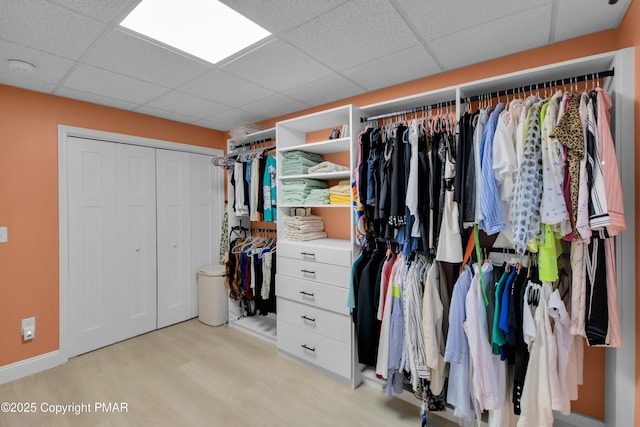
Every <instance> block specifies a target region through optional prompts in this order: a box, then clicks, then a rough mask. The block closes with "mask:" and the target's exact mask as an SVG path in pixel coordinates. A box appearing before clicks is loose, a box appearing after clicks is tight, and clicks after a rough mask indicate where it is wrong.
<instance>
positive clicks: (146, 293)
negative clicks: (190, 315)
mask: <svg viewBox="0 0 640 427" xmlns="http://www.w3.org/2000/svg"><path fill="white" fill-rule="evenodd" d="M67 155H68V160H69V161H68V195H69V196H68V215H69V216H68V221H69V227H68V229H69V257H68V260H69V322H68V323H69V325H68V334H69V344H70V346H69V347H70V348H69V354H70V355H77V354H81V353H85V352H87V351H91V350H94V349H96V348H99V347H103V346H105V345H109V344H112V343H114V342H117V341H121V340H124V339H127V338H130V337H133V336H135V335H139V334H141V333H144V332H148V331H151V330H153V329H155V327H156V200H155V197H156V185H155V173H156V172H155V150H154V149H152V148H146V147H138V146H133V145H125V144H113V143H107V142H104V141H95V140H90V139H83V138H69V141H68V154H67Z"/></svg>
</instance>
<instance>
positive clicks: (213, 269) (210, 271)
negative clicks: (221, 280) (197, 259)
mask: <svg viewBox="0 0 640 427" xmlns="http://www.w3.org/2000/svg"><path fill="white" fill-rule="evenodd" d="M224 273H225V266H224V264H218V265H203V266H202V267H200V268H199V269H198V274H202V275H203V276H224Z"/></svg>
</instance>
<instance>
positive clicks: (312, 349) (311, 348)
mask: <svg viewBox="0 0 640 427" xmlns="http://www.w3.org/2000/svg"><path fill="white" fill-rule="evenodd" d="M300 347H302V348H304V349H305V350H309V351H313V352H314V353H315V352H316V348H315V347H309V346H308V345H306V344H302V345H301V346H300Z"/></svg>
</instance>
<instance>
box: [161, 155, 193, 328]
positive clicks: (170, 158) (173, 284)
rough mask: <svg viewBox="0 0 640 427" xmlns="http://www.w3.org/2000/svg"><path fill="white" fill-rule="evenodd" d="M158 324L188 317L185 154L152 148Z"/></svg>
mask: <svg viewBox="0 0 640 427" xmlns="http://www.w3.org/2000/svg"><path fill="white" fill-rule="evenodd" d="M156 171H157V172H156V176H157V186H156V188H157V221H158V245H157V247H158V327H159V328H161V327H165V326H168V325H172V324H174V323H178V322H181V321H184V320H187V319H190V318H191V317H193V316H192V312H191V306H192V293H193V289H192V276H194V275H195V272H193V271H191V221H190V215H189V204H190V201H189V193H190V189H189V184H190V182H189V154H188V153H181V152H176V151H169V150H157V151H156Z"/></svg>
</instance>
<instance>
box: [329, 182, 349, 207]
mask: <svg viewBox="0 0 640 427" xmlns="http://www.w3.org/2000/svg"><path fill="white" fill-rule="evenodd" d="M328 191H329V202H330V203H331V204H332V205H348V204H350V203H351V184H350V183H349V181H340V182H339V183H338V185H334V186H333V187H331V188H329V189H328Z"/></svg>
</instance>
